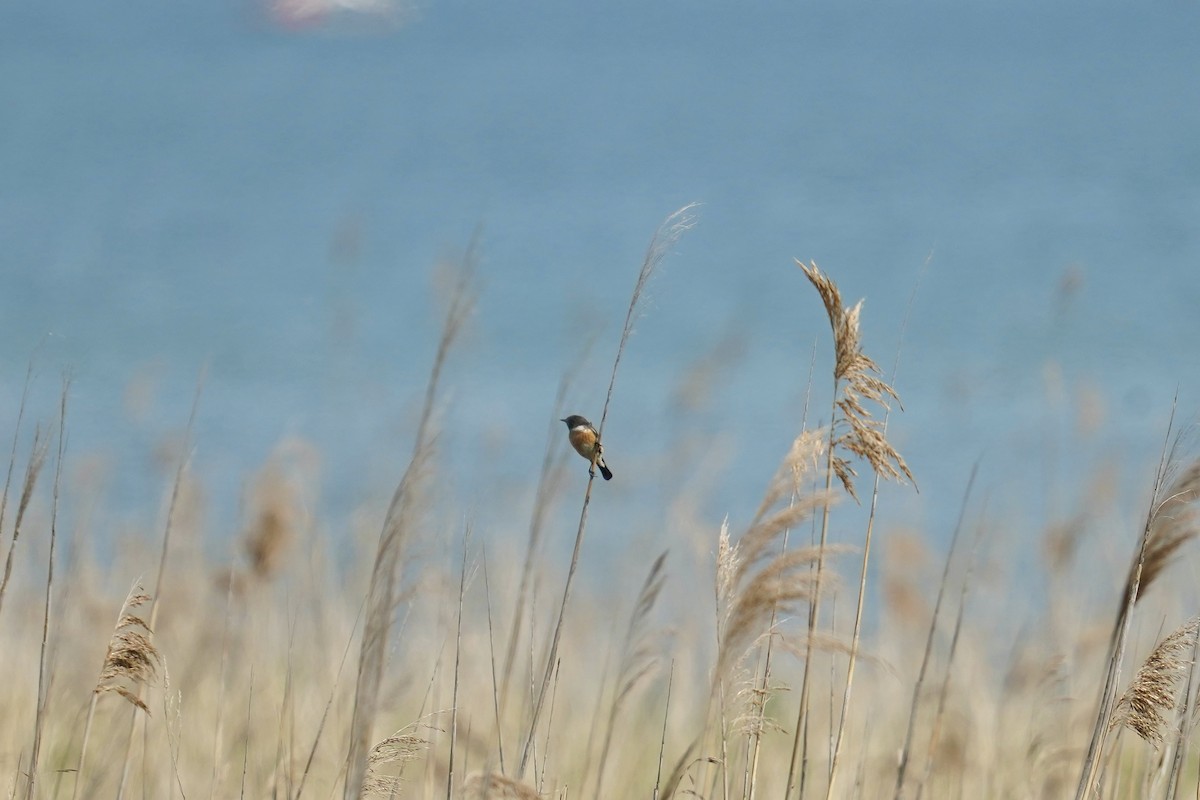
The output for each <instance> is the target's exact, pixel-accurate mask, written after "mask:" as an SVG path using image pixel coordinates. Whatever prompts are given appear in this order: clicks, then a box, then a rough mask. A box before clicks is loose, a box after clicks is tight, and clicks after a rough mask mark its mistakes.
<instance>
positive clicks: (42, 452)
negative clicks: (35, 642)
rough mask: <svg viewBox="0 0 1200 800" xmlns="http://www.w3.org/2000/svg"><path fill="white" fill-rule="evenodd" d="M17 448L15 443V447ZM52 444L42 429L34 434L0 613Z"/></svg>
mask: <svg viewBox="0 0 1200 800" xmlns="http://www.w3.org/2000/svg"><path fill="white" fill-rule="evenodd" d="M13 446H14V447H15V446H16V445H15V443H14V445H13ZM49 448H50V443H49V442H48V441H46V440H45V439H43V438H42V431H41V428H40V427H38V428H35V429H34V432H33V445H32V446H31V451H30V454H29V463H28V464H27V465H26V467H25V482H24V484H23V485H22V487H21V497H20V499H19V500H18V501H17V516H16V520H15V521H14V522H13V533H12V542H11V543H10V544H9V546H8V555H7V556H6V557H5V559H4V578H3V579H2V580H0V612H2V611H3V610H4V593H5V591H6V590H7V589H8V581H9V579H10V578H11V577H12V568H13V553H14V552H16V549H17V542H18V541H20V539H21V523H23V522H24V521H25V512H26V511H28V510H29V503H30V501H31V500H32V499H33V490H34V487H35V486H37V479H38V475H40V474H41V472H42V467H43V466H44V465H45V463H46V453H47V452H48V450H49Z"/></svg>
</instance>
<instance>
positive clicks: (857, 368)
mask: <svg viewBox="0 0 1200 800" xmlns="http://www.w3.org/2000/svg"><path fill="white" fill-rule="evenodd" d="M796 265H797V266H799V267H800V269H801V270H802V271H803V272H804V275H805V277H807V278H808V280H809V282H810V283H812V285H813V287H814V288H815V289H816V290H817V294H819V295H820V297H821V302H822V303H824V305H825V313H826V316H827V317H828V318H829V325H830V328H831V329H832V330H833V348H834V366H833V401H832V402H833V407H832V411H831V414H830V424H829V446H828V449H827V450H826V454H825V457H826V462H825V471H826V474H825V489H826V491H829V490H830V489H831V488H832V482H833V476H835V475H836V476H837V478H838V480H839V481H840V482H841V484H842V487H843V488H844V489H845V490H846V493H847V494H849V495H850V496H851V497H852V498H854V499H855V500H856V501H857V500H858V494H857V492H856V491H855V488H854V478H855V477H857V475H858V473H857V471H856V470H855V469H854V466H853V464H852V462H851V458H857V459H861V460H863V461H866V462H867V463H868V464H869V465H870V467H871V469H872V470H873V471H874V473H875V474H876V475H877V476H879V477H882V478H884V479H885V480H895V481H898V482H901V483H902V482H904V480H905V479H907V480H908V481H909V482H910V483H914V484H915V481H914V479H913V476H912V472H910V471H909V469H908V465H907V464H906V463H905V461H904V458H903V457H902V456H901V455H900V453H899V452H898V451H897V450H896V449H895V448H894V447H892V445H891V443H890V442H888V440H887V436H886V433H885V429H884V421H883V420H877V419H875V418H873V417H872V416H871V412H870V411H869V410H868V409H867V408H866V406H864V405H863V402H864V401H867V400H870V401H872V402H874V403H875V404H877V405H879V406H881V407H883V408H884V409H885V410H889V409H890V408H891V405H890V404H891V402H892V401H895V402H896V403H897V404H899V396H898V395H897V394H896V391H895V390H894V389H893V388H892V387H891V386H890V385H889V384H888V383H887V382H886V381H884V380H883V379H882V378H880V377H879V374H880V371H879V366H878V365H877V364H876V363H875V362H874V361H873V360H872V359H871V358H869V357H868V356H867V355H866V354H865V353H863V351H862V337H861V333H860V331H859V318H860V316H861V314H862V301H861V300H860V301H858V303H856V304H855V305H854V306H853V307H851V308H846V306H845V304H844V303H843V302H842V294H841V291H840V290H839V289H838V287H837V284H835V283H834V282H833V280H832V279H830V278H829V277H828V276H827V275H825V274H824V273H822V272H821V270H820V269H818V268H817V265H816V263H815V262H811V263H809V264H805V263H804V262H802V261H800V260H799V259H797V260H796ZM828 541H829V507H828V506H826V507H825V509H824V510H823V512H822V514H821V534H820V548H821V549H820V550H819V551H818V554H817V563H816V583H815V587H814V590H815V591H814V602H813V603H812V604H810V605H809V609H808V630H809V638H810V644H811V640H812V638H813V636H814V635H815V632H816V629H817V625H818V622H819V617H820V608H821V581H822V580H823V578H824V571H825V561H824V553H825V546H826V545H827V544H828ZM809 665H810V659H807V658H806V659H805V660H804V669H803V673H802V677H801V680H800V703H799V707H798V709H797V712H796V728H795V733H794V738H793V741H792V755H791V763H790V764H789V766H788V780H787V788H786V790H785V794H788V795H790V794H791V792H792V789H793V787H795V786H796V779H797V774H796V770H797V768H799V770H800V773H799V784H800V794H801V795H803V794H804V783H805V779H806V777H807V771H806V766H807V761H808V754H807V746H808V737H807V736H806V735H805V733H804V732H805V729H806V727H807V716H808V705H809V691H810V688H809V687H810V678H809V671H810V670H809ZM830 783H832V781H830Z"/></svg>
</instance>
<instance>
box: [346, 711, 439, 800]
mask: <svg viewBox="0 0 1200 800" xmlns="http://www.w3.org/2000/svg"><path fill="white" fill-rule="evenodd" d="M421 727H427V726H424V725H422V724H421V723H419V722H412V723H409V724H408V725H405V726H404V727H403V728H401V729H400V730H398V731H396V732H395V733H393V734H392V735H391V736H388V737H387V738H386V739H383V740H382V741H379V742H376V743H375V746H374V747H372V748H371V749H370V751H369V752H368V753H367V771H366V777H365V779H364V781H363V784H362V795H363V796H372V795H385V796H387V797H395V796H396V795H397V794H399V792H400V787H401V786H402V785H403V778H402V777H401V776H400V775H388V774H385V773H384V772H383V768H384V767H386V766H388V765H389V764H399V765H400V766H401V768H403V766H404V765H405V764H407V763H409V762H410V761H416V760H417V758H418V757H420V755H421V754H422V753H424V752H425V750H426V749H427V748H428V747H429V740H428V739H426V738H425V737H424V736H421V735H419V734H417V733H416V731H417V730H418V729H420V728H421Z"/></svg>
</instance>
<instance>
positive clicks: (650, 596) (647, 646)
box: [595, 550, 667, 800]
mask: <svg viewBox="0 0 1200 800" xmlns="http://www.w3.org/2000/svg"><path fill="white" fill-rule="evenodd" d="M666 561H667V551H666V550H664V551H663V552H662V553H661V554H660V555H659V556H658V558H656V559H654V563H653V564H651V565H650V572H649V574H647V575H646V580H645V581H644V582H643V583H642V589H641V591H640V592H638V597H637V602H636V603H634V606H633V613H632V614H631V615H630V616H629V626H628V627H627V628H626V629H625V640H624V642H623V643H622V645H621V659H620V662H619V666H618V668H617V686H616V695H615V697H614V698H613V701H612V705H611V706H610V708H609V713H608V722H607V725H606V727H605V734H604V744H603V745H602V746H601V748H600V761H599V764H598V766H597V767H596V770H597V772H596V792H595V797H596V798H597V800H599V798H602V797H604V791H603V786H604V766H605V764H606V763H607V762H608V753H609V748H610V747H611V745H612V737H613V732H614V730H615V729H616V723H617V715H618V714H619V713H620V712H621V707H622V706H623V705H624V703H625V700H627V699H628V698H629V695H630V694H631V693H632V692H633V690H634V689H635V688H636V687H637V685H638V683H640V682H641V680H642V679H643V678H644V677H646V675H648V674H649V673H650V670H651V669H653V667H654V662H655V656H654V653H653V644H654V641H653V640H650V639H649V637H648V635H647V634H648V631H646V630H645V626H646V621H647V619H649V617H650V612H651V611H652V610H653V609H654V603H655V601H657V600H658V595H659V593H660V592H661V591H662V587H663V582H664V581H665V580H666V573H665V571H664V565H665V564H666Z"/></svg>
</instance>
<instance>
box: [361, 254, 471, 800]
mask: <svg viewBox="0 0 1200 800" xmlns="http://www.w3.org/2000/svg"><path fill="white" fill-rule="evenodd" d="M476 244H477V242H476V240H472V242H471V246H470V247H469V248H468V249H467V253H466V256H465V257H464V258H463V261H462V264H461V266H460V269H459V274H458V280H457V283H456V284H455V288H454V290H453V292H452V294H451V296H450V300H449V305H448V307H447V310H446V316H445V320H444V322H443V324H442V335H441V338H440V339H439V340H438V347H437V354H436V355H435V356H434V359H433V366H432V367H431V369H430V372H429V380H428V383H427V384H426V386H425V402H424V405H423V406H422V409H421V419H420V421H419V422H418V424H417V434H416V442H415V443H414V445H413V455H412V460H411V461H410V462H409V465H408V467H407V468H406V469H405V471H404V475H403V476H402V477H401V478H400V483H399V484H397V486H396V490H395V492H393V494H392V499H391V502H390V503H389V504H388V510H387V514H386V515H385V516H384V520H383V528H382V530H380V532H379V543H378V545H377V546H376V549H375V561H374V566H373V568H372V570H371V582H370V586H369V587H368V589H367V613H366V621H365V623H364V625H363V638H362V643H361V645H360V648H359V661H358V679H357V680H356V682H355V686H354V713H353V716H352V718H351V722H350V746H349V750H348V752H347V755H346V759H347V767H346V783H345V785H344V787H343V794H344V797H345V798H346V800H353V798H356V797H358V796H359V793H360V791H361V789H362V788H363V781H364V780H365V779H366V777H367V767H368V755H369V744H370V740H371V728H372V726H373V724H374V722H375V711H376V707H377V705H378V702H379V692H380V687H381V684H382V682H383V663H384V658H385V656H386V655H387V650H388V636H389V633H390V631H391V626H392V616H393V614H394V612H395V601H396V583H397V581H398V580H399V575H398V571H399V567H400V559H401V553H402V551H403V548H404V544H405V542H406V541H407V539H408V532H409V529H410V528H411V526H412V520H411V518H412V515H413V513H414V509H413V504H414V495H415V494H416V493H417V486H418V485H419V483H420V481H421V479H422V478H423V476H424V473H425V472H426V471H427V470H426V467H427V465H428V462H429V459H430V456H431V454H432V449H433V432H432V426H431V420H432V417H433V407H434V405H435V402H436V400H437V391H438V388H439V384H440V378H441V374H442V369H443V368H444V366H445V364H446V359H447V357H448V356H449V353H450V349H451V346H452V345H453V344H454V343H455V341H457V339H458V338H459V335H460V334H461V333H462V331H463V329H464V328H465V326H466V322H467V318H468V317H469V316H470V315H471V312H472V310H473V308H474V305H475V296H474V294H473V293H472V291H471V287H472V285H473V278H474V273H475V266H476V263H477V256H476Z"/></svg>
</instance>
